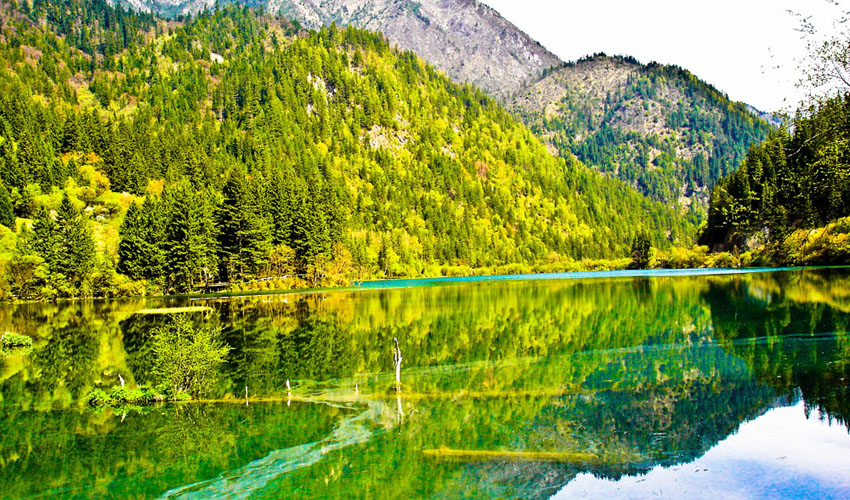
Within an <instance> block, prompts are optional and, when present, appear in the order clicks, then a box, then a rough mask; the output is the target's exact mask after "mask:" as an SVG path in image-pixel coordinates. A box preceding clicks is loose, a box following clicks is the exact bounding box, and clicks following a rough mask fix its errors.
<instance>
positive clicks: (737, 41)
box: [482, 0, 850, 111]
mask: <svg viewBox="0 0 850 500" xmlns="http://www.w3.org/2000/svg"><path fill="white" fill-rule="evenodd" d="M482 1H483V3H485V4H487V5H489V6H491V7H493V8H494V9H496V10H497V11H499V13H501V14H502V16H504V17H505V18H506V19H508V20H509V21H511V22H512V23H514V24H515V25H517V26H518V27H519V28H520V29H522V30H523V31H525V32H526V33H528V34H529V35H530V36H531V37H532V38H534V39H535V40H537V41H538V42H540V43H541V44H543V46H544V47H546V48H547V49H549V50H550V51H551V52H553V53H554V54H556V55H558V56H559V57H560V58H561V59H563V60H565V61H574V60H576V59H578V58H580V57H583V56H585V55H589V54H593V53H596V52H605V53H606V54H608V55H631V56H634V57H635V58H637V59H638V60H639V61H641V62H643V63H648V62H651V61H656V62H660V63H663V64H675V65H678V66H681V67H683V68H685V69H687V70H689V71H691V72H692V73H694V74H695V75H696V76H697V77H699V78H701V79H702V80H705V81H706V82H708V83H710V84H712V85H714V86H715V87H717V88H718V89H720V90H721V91H723V92H725V93H727V94H728V95H729V97H730V98H732V99H733V100H736V101H743V102H745V103H747V104H751V105H753V106H755V107H757V108H759V109H761V110H762V111H779V110H787V109H790V108H792V107H793V106H794V105H795V104H796V103H797V102H799V100H800V98H802V96H803V92H802V91H801V90H799V89H797V88H796V86H795V84H796V83H797V81H798V80H799V75H800V61H802V60H803V59H804V56H805V54H806V40H804V39H803V37H802V34H801V33H800V32H799V31H798V30H797V28H799V26H800V21H799V19H798V18H796V17H795V16H793V15H792V14H790V13H789V12H788V10H793V11H795V12H798V13H801V14H804V15H806V16H808V15H812V16H813V18H812V19H813V21H814V22H815V23H816V25H818V26H819V28H820V29H821V31H822V32H824V33H825V32H827V31H829V30H832V24H833V22H832V20H834V19H836V18H837V14H838V13H839V11H838V9H839V8H844V9H845V10H846V9H847V8H848V7H850V6H848V5H846V4H850V0H843V3H842V4H840V5H839V7H835V6H833V5H831V2H830V1H829V0H712V1H695V0H593V1H588V0H482Z"/></svg>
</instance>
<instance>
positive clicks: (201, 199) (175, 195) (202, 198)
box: [163, 182, 218, 293]
mask: <svg viewBox="0 0 850 500" xmlns="http://www.w3.org/2000/svg"><path fill="white" fill-rule="evenodd" d="M165 194H166V203H167V207H168V219H167V220H168V222H167V223H166V226H165V231H164V234H165V238H164V245H163V247H164V250H165V259H164V268H163V275H164V278H165V286H166V288H167V289H168V290H171V291H174V292H178V293H187V292H190V291H192V288H193V286H194V285H195V284H196V283H199V282H201V281H209V280H210V279H211V278H212V277H213V276H215V270H216V269H217V265H218V261H217V259H216V247H217V245H216V241H215V231H214V225H213V221H212V217H211V213H210V212H211V207H209V202H208V200H207V199H206V196H207V193H195V192H194V191H193V190H192V188H191V186H190V185H189V184H188V183H186V182H182V183H180V184H176V185H174V186H172V187H171V188H169V189H168V190H167V192H166V193H165Z"/></svg>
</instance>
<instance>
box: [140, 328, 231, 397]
mask: <svg viewBox="0 0 850 500" xmlns="http://www.w3.org/2000/svg"><path fill="white" fill-rule="evenodd" d="M219 335H220V331H219V330H213V329H211V328H207V327H201V328H196V327H195V325H194V324H193V323H192V320H191V318H190V316H189V315H187V314H178V315H175V316H173V318H172V321H171V324H170V325H165V326H161V327H159V328H156V329H154V331H153V352H154V356H155V359H154V369H153V373H154V376H155V377H157V379H158V380H159V381H160V382H161V383H162V384H163V385H164V386H165V388H166V389H167V390H169V391H170V392H171V393H172V394H178V393H181V392H185V393H188V394H190V395H191V396H192V397H194V398H198V397H199V396H200V395H201V394H202V393H204V392H206V391H208V390H209V389H210V387H211V386H212V384H213V383H214V381H215V378H216V369H217V368H218V366H219V365H220V364H222V363H223V362H224V361H225V357H226V356H227V353H228V352H229V351H230V347H229V346H227V345H225V344H223V343H221V341H220V340H219V338H218V337H219Z"/></svg>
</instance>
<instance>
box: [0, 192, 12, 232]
mask: <svg viewBox="0 0 850 500" xmlns="http://www.w3.org/2000/svg"><path fill="white" fill-rule="evenodd" d="M0 224H2V225H4V226H6V227H8V228H10V229H12V230H13V231H14V230H15V207H14V205H13V204H12V198H11V197H10V196H9V191H8V190H7V189H6V186H5V185H4V184H2V183H0Z"/></svg>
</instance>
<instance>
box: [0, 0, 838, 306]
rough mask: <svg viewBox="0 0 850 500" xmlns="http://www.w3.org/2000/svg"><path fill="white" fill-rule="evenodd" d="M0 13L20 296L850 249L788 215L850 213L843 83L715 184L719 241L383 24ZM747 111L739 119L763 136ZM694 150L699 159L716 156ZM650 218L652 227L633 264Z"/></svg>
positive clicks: (47, 10)
mask: <svg viewBox="0 0 850 500" xmlns="http://www.w3.org/2000/svg"><path fill="white" fill-rule="evenodd" d="M0 19H2V25H1V26H0V33H2V39H0V64H2V65H3V67H4V68H5V70H4V71H3V72H2V73H0V225H2V227H0V265H2V266H3V268H4V270H5V272H4V273H3V279H2V280H0V291H2V296H3V297H5V298H7V299H54V298H60V297H89V296H113V295H137V294H147V293H186V292H192V291H199V290H204V289H210V286H213V285H214V286H216V287H221V286H227V285H229V286H230V288H231V289H240V287H241V286H242V284H249V283H250V284H251V285H250V287H251V288H252V289H257V288H260V289H263V288H280V287H290V286H320V285H342V284H348V283H350V282H352V281H356V280H363V279H373V278H393V277H423V276H440V275H458V274H483V273H517V272H533V271H567V270H578V269H588V268H600V267H602V268H604V267H617V268H622V267H626V266H627V265H629V262H631V263H632V264H631V265H633V266H635V265H638V261H640V262H643V263H644V264H643V265H640V266H638V267H645V266H654V267H658V266H661V267H665V266H666V267H681V266H705V265H748V264H750V263H758V264H771V263H818V262H826V263H837V262H841V261H842V259H844V258H845V257H846V255H845V254H847V253H848V252H847V251H846V250H847V249H846V248H845V246H846V244H845V243H846V242H845V243H842V242H844V240H843V239H841V238H838V240H836V241H837V243H836V241H833V240H835V238H833V237H831V236H829V235H830V234H833V233H836V234H838V235H839V236H840V235H843V234H846V233H847V230H846V228H844V225H842V224H841V223H839V224H838V225H837V226H835V225H833V226H829V228H826V229H824V231H826V232H825V233H823V234H822V235H821V236H824V235H826V236H827V237H826V238H825V239H824V237H819V238H816V240H817V241H813V240H811V238H809V237H808V236H801V235H800V234H798V233H795V232H794V230H797V229H811V228H815V227H820V228H825V227H826V226H827V225H828V224H830V223H831V221H834V220H836V219H838V218H840V217H844V216H847V215H850V214H848V213H847V212H848V210H847V207H848V206H850V198H848V197H850V195H848V192H847V185H848V183H847V171H846V170H847V168H846V164H847V162H846V158H845V156H846V151H847V147H846V145H845V143H846V137H845V135H846V134H845V132H846V130H847V127H846V124H845V121H846V116H848V114H847V109H846V107H847V104H846V99H844V98H843V97H837V98H835V99H833V100H832V101H829V102H827V103H825V104H823V105H820V106H817V107H815V108H812V109H809V110H807V111H806V112H802V111H801V113H800V114H799V116H798V117H797V119H796V121H795V127H794V132H793V133H789V132H787V131H786V130H778V131H775V132H773V133H772V134H771V135H770V137H769V138H768V139H767V140H766V141H765V142H764V143H763V144H759V145H755V146H754V147H753V148H752V149H751V150H750V151H749V153H747V154H746V158H745V159H744V161H743V162H742V166H741V168H740V169H739V170H738V171H737V172H735V173H734V174H732V175H730V176H729V177H726V178H722V179H721V180H719V182H717V185H716V186H714V188H713V191H712V197H711V205H710V209H709V214H708V221H707V224H706V225H705V227H704V228H703V229H702V231H701V236H700V237H699V241H698V243H699V244H702V245H706V246H705V247H693V248H691V246H692V245H693V243H694V238H695V236H696V235H697V230H696V225H697V223H698V222H699V218H700V216H699V215H698V214H695V213H694V211H693V210H687V209H686V208H683V207H681V206H677V205H676V204H675V203H670V200H669V196H645V195H644V194H641V193H638V192H637V191H636V190H635V189H633V187H631V186H629V185H628V184H627V183H625V182H623V181H620V180H616V179H613V178H609V177H606V176H603V175H601V174H599V173H597V172H595V171H593V170H591V169H589V168H587V167H586V166H585V165H584V164H583V163H582V162H581V161H580V160H579V159H577V158H576V157H575V156H573V155H572V154H570V153H568V152H565V151H562V153H563V157H562V158H559V157H556V156H553V155H552V154H550V153H549V152H548V151H547V149H546V146H545V145H544V144H543V143H542V142H541V141H540V140H539V139H538V138H537V137H535V135H534V134H533V133H532V131H531V130H529V129H528V128H527V127H525V126H524V125H522V124H521V123H520V122H518V121H517V119H516V118H515V117H513V116H512V115H511V114H510V113H509V112H507V111H506V110H505V108H504V107H503V106H502V105H501V104H500V103H498V102H497V101H495V100H493V99H491V98H490V97H488V96H487V95H485V94H484V93H482V92H481V91H480V90H478V89H476V88H474V87H472V86H469V85H459V84H456V83H453V82H451V81H450V80H449V79H448V78H447V77H446V76H444V75H443V74H442V73H440V72H438V71H436V70H435V69H434V68H433V67H431V66H429V65H428V64H426V63H425V62H423V61H422V60H421V59H419V58H418V57H416V56H415V55H414V54H413V53H412V52H409V51H406V52H402V51H399V50H397V49H395V48H393V47H391V46H390V45H389V43H388V42H387V41H386V39H385V38H384V37H383V36H382V35H380V34H375V33H371V32H367V31H363V30H359V29H355V28H351V27H348V28H344V29H343V28H338V27H336V26H330V27H328V28H324V29H322V30H320V31H307V30H304V29H303V28H301V27H300V26H299V25H298V23H296V22H294V21H289V20H287V19H284V18H279V17H274V16H270V15H267V14H265V13H264V12H263V11H261V10H254V9H250V8H247V7H237V6H227V7H221V6H218V7H216V8H214V9H213V10H211V11H208V12H205V13H201V14H199V15H197V16H196V17H189V18H187V17H178V18H175V19H162V18H158V17H156V16H154V15H151V14H139V13H135V12H131V11H126V10H123V9H122V7H120V6H118V7H112V6H110V5H109V4H108V3H106V2H105V1H104V0H69V1H65V2H54V1H49V0H36V1H34V2H32V3H31V4H30V3H27V2H20V3H16V2H11V3H10V2H4V3H3V4H2V16H1V17H0ZM671 71H672V70H671ZM653 74H654V73H653ZM668 76H669V75H668ZM639 83H640V82H637V83H636V85H637V84H639ZM697 83H699V82H697ZM709 90H710V89H709ZM640 91H641V90H640V88H637V90H636V92H640ZM739 115H740V116H743V115H741V113H738V114H736V115H735V116H739ZM740 116H739V118H740ZM744 121H745V122H746V123H745V124H744V125H746V126H744V125H742V126H741V127H744V128H741V127H739V126H738V125H734V126H733V127H732V129H734V130H733V131H732V132H734V133H733V135H735V134H738V135H741V134H744V135H748V134H749V135H753V134H755V135H759V134H761V133H762V132H763V131H762V129H761V128H758V127H756V128H757V130H756V129H752V128H747V127H752V126H754V125H752V124H754V123H757V121H752V122H750V121H746V120H744ZM736 123H737V122H736ZM741 123H744V122H741ZM739 125H740V124H739ZM730 126H731V125H730ZM736 127H737V128H736ZM759 127H761V126H760V125H759ZM732 129H730V130H732ZM739 129H740V130H739ZM736 131H737V132H736ZM739 132H740V133H739ZM721 146H722V145H718V146H717V147H721ZM736 151H737V150H736ZM738 154H739V153H737V152H734V154H733V155H732V157H729V158H728V159H727V160H728V161H734V158H733V157H734V156H735V155H738ZM579 156H582V157H585V156H586V155H579ZM588 158H589V157H588ZM727 160H723V161H726V162H727V163H728V161H727ZM594 161H595V160H594ZM695 161H696V160H695ZM718 161H720V160H718ZM724 165H725V163H724ZM692 166H693V165H692ZM680 167H681V165H680ZM702 167H705V168H702ZM702 167H700V169H696V170H694V172H690V173H688V172H685V173H684V174H685V175H686V176H693V175H702V174H699V172H697V170H699V171H700V172H703V171H708V172H709V173H711V172H714V170H716V172H714V173H712V174H711V175H708V177H705V176H703V177H700V178H699V179H698V182H697V184H700V185H703V184H709V183H712V182H714V181H713V180H712V179H714V178H715V177H716V175H717V173H718V172H722V171H724V170H722V169H714V170H712V167H711V165H710V164H706V165H703V166H702ZM727 167H728V165H727ZM727 167H724V169H726V168H727ZM677 168H678V167H677ZM706 168H708V170H706ZM691 170H693V169H691ZM703 173H705V172H703ZM677 175H678V174H677ZM632 180H633V179H632ZM630 182H631V181H630ZM653 198H655V199H653ZM665 200H666V201H665ZM830 228H831V229H830ZM833 229H835V230H836V231H833V233H830V231H832V230H833ZM635 235H642V239H641V242H642V244H643V246H646V240H648V241H649V244H650V245H651V247H652V250H651V252H649V251H648V250H646V249H644V250H645V251H642V252H638V253H640V254H641V256H640V259H637V260H635V259H636V258H635V257H634V255H635V246H634V245H633V243H634V242H635V241H636V237H635ZM842 238H843V237H842ZM812 245H815V247H817V249H818V251H817V252H814V253H812V251H811V250H812V248H811V247H812ZM841 245H844V246H841ZM801 246H802V247H806V249H805V250H801V249H800V248H801ZM647 248H649V247H647ZM825 249H826V250H825ZM709 250H715V251H718V250H719V251H724V252H731V254H730V253H724V254H716V255H719V256H717V257H715V258H708V257H707V255H708V251H709ZM753 250H758V252H760V253H759V254H758V257H757V258H753V257H752V252H749V253H748V254H747V257H746V258H743V259H739V258H737V257H734V258H733V256H737V255H738V253H739V252H744V251H753ZM801 252H802V254H805V255H802V254H801ZM650 254H651V256H650ZM246 286H247V285H246Z"/></svg>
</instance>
